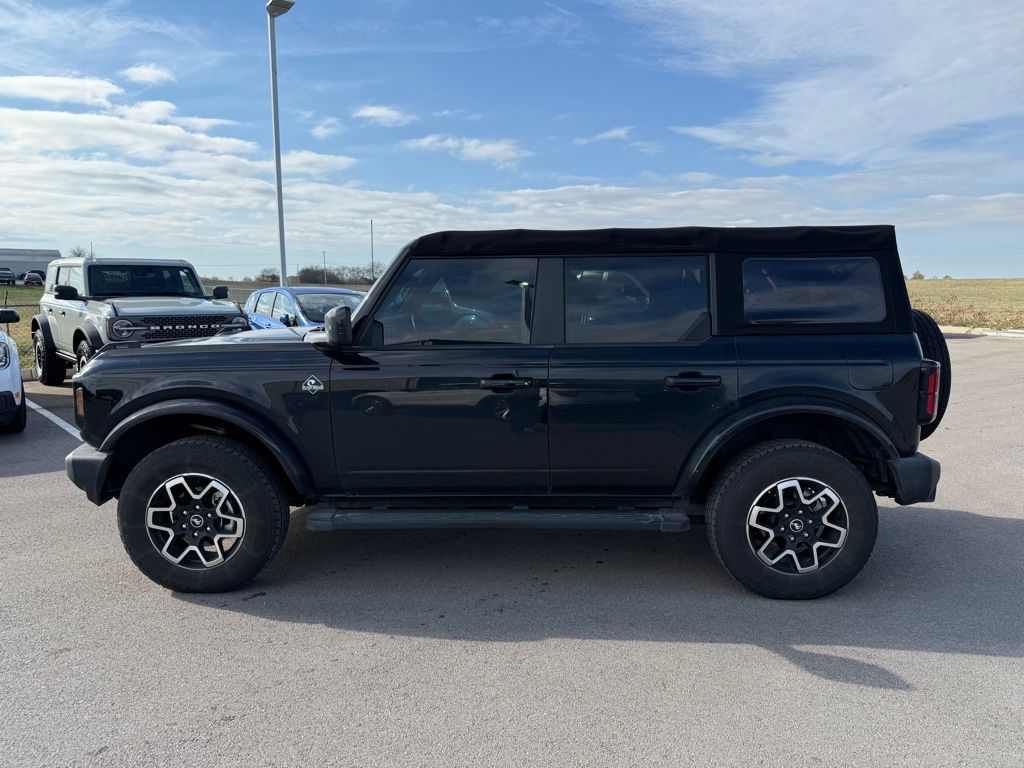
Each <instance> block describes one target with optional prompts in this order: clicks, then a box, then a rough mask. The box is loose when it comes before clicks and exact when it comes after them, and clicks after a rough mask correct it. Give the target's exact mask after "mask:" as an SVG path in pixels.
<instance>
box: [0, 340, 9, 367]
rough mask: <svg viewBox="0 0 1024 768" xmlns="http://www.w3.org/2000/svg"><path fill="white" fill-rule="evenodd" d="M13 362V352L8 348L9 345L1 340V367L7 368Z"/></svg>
mask: <svg viewBox="0 0 1024 768" xmlns="http://www.w3.org/2000/svg"><path fill="white" fill-rule="evenodd" d="M10 364H11V353H10V352H9V351H8V349H7V345H6V344H5V343H4V342H2V341H0V368H6V367H7V366H8V365H10Z"/></svg>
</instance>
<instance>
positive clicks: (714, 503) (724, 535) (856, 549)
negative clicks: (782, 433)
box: [705, 440, 878, 600]
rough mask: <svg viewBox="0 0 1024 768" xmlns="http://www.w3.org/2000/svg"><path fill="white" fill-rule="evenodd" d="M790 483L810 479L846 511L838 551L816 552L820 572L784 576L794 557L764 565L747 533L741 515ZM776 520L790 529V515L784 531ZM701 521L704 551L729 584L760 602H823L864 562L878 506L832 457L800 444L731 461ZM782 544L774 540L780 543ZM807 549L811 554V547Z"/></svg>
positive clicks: (856, 475)
mask: <svg viewBox="0 0 1024 768" xmlns="http://www.w3.org/2000/svg"><path fill="white" fill-rule="evenodd" d="M792 478H812V479H813V481H816V482H818V483H819V484H823V485H827V486H829V487H830V488H831V489H834V492H835V493H836V494H837V495H838V496H839V498H840V499H841V502H842V505H843V508H845V518H846V519H845V522H846V529H847V534H846V537H845V542H844V543H842V546H841V547H840V548H838V549H837V550H833V549H826V548H824V547H823V548H822V549H821V552H822V553H823V556H822V558H821V565H820V567H818V568H817V569H816V570H811V571H808V572H806V573H796V572H784V570H783V569H785V568H787V567H789V566H790V565H792V563H793V561H794V560H795V559H796V558H795V557H793V556H788V557H783V559H782V561H781V564H780V565H779V566H778V567H776V566H772V565H769V564H767V563H766V562H764V561H763V560H762V559H761V558H760V557H759V556H758V554H757V552H756V551H755V544H754V542H753V541H752V539H751V538H750V535H749V534H748V515H749V514H750V513H751V510H752V509H753V506H754V504H755V502H757V501H758V500H760V499H763V498H765V494H766V493H767V492H768V491H769V489H771V488H772V486H773V485H774V484H775V483H779V482H781V481H784V480H788V479H792ZM779 494H780V495H781V491H780V492H779ZM776 498H777V497H776ZM797 506H799V505H797ZM787 509H790V508H789V507H787ZM783 512H785V510H783ZM799 514H800V515H803V514H804V513H803V512H802V511H801V512H800V513H799ZM810 514H820V512H818V513H810ZM781 516H782V512H780V513H779V516H778V517H779V523H778V524H780V525H781V526H786V525H795V524H796V523H797V520H796V516H797V513H794V514H793V520H792V521H790V522H789V523H788V524H787V523H786V522H785V521H784V520H782V519H781ZM705 517H706V520H707V535H708V541H709V542H710V543H711V549H712V550H713V551H714V553H715V556H716V557H718V560H719V561H720V562H721V563H722V565H723V566H725V569H726V570H727V571H728V572H729V573H730V574H731V575H732V577H733V578H735V579H736V580H737V581H738V582H740V584H742V585H743V586H745V587H746V588H747V589H750V590H752V591H753V592H756V593H758V594H759V595H764V596H765V597H770V598H776V599H782V600H807V599H812V598H817V597H823V596H825V595H828V594H831V593H832V592H835V591H836V590H837V589H839V588H841V587H843V586H845V585H846V584H847V583H848V582H849V581H850V580H851V579H853V577H854V576H856V575H857V574H858V573H859V572H860V570H861V568H863V567H864V564H865V563H866V562H867V561H868V558H869V557H870V556H871V551H872V549H874V546H875V536H876V534H877V532H878V507H877V506H876V504H875V497H874V495H873V494H872V492H871V488H870V487H869V486H868V483H867V481H866V480H865V479H864V476H863V475H862V474H861V473H860V472H859V471H858V470H857V469H856V467H854V466H853V465H852V464H851V463H850V462H848V461H847V460H846V459H844V458H843V457H842V456H840V455H839V454H837V453H835V452H833V451H830V450H829V449H827V448H825V447H823V446H821V445H818V444H816V443H809V442H805V441H802V440H775V441H772V442H767V443H762V444H761V445H757V446H754V447H753V448H751V449H749V450H748V451H746V452H744V453H742V454H740V455H739V456H738V457H736V459H734V460H733V461H732V462H731V463H730V464H729V465H728V466H727V467H726V468H725V470H724V471H723V472H722V473H721V475H719V477H718V479H717V480H716V481H715V484H714V486H713V487H712V489H711V493H710V495H709V496H708V502H707V507H706V512H705ZM824 517H829V515H828V514H826V515H824ZM761 519H762V520H763V519H764V518H761ZM831 519H833V521H835V519H834V518H831ZM804 520H807V518H805V517H801V518H800V526H801V529H800V530H803V528H804V522H803V521H804ZM775 524H776V523H773V524H772V525H775ZM772 530H773V531H774V530H775V529H774V528H772ZM795 530H796V529H794V531H795ZM807 530H808V531H811V527H810V526H808V527H807ZM755 533H757V532H756V531H755ZM786 533H787V534H788V533H789V529H788V528H786ZM758 535H760V534H758ZM798 535H799V534H798ZM811 535H814V533H813V531H812V534H811ZM785 538H787V536H783V535H781V534H779V535H778V539H780V540H782V541H783V542H784V540H785ZM798 545H799V542H798ZM787 546H789V545H787ZM801 546H803V547H805V548H806V546H807V545H806V544H803V545H801ZM813 549H814V550H815V551H816V552H817V549H818V548H817V547H814V548H813ZM803 551H804V553H805V554H806V553H807V552H808V550H807V549H804V550H803ZM815 558H817V554H815ZM825 558H830V559H828V560H826V559H825ZM793 570H794V571H795V566H794V568H793Z"/></svg>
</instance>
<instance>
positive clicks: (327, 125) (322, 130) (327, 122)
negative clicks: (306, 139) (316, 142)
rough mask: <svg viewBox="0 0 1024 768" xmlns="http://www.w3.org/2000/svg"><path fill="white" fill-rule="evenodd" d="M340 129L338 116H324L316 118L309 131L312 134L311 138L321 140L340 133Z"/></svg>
mask: <svg viewBox="0 0 1024 768" xmlns="http://www.w3.org/2000/svg"><path fill="white" fill-rule="evenodd" d="M341 129H342V125H341V121H340V120H339V119H338V118H336V117H324V118H321V119H320V120H318V121H317V123H316V125H314V126H313V127H312V128H311V129H310V131H309V132H310V133H311V134H312V135H313V138H316V139H321V140H322V139H329V138H330V137H331V136H334V135H335V134H338V133H341Z"/></svg>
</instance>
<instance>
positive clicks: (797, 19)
mask: <svg viewBox="0 0 1024 768" xmlns="http://www.w3.org/2000/svg"><path fill="white" fill-rule="evenodd" d="M609 2H611V3H612V4H613V5H615V6H617V7H618V8H619V9H620V10H621V11H622V12H623V13H624V14H626V15H627V16H629V17H630V18H632V19H635V20H636V21H638V22H640V23H641V24H642V25H643V26H644V27H645V28H646V29H647V30H648V32H649V34H650V35H651V37H652V38H653V39H654V40H655V41H656V42H657V43H659V44H660V46H661V48H660V51H659V52H658V53H657V54H656V56H658V57H659V58H660V61H661V62H662V63H663V64H667V65H668V66H670V67H676V68H683V69H698V70H702V71H704V72H708V73H711V74H714V75H719V76H722V77H729V78H737V79H739V78H742V79H743V81H744V83H745V84H750V85H753V86H754V87H756V88H760V89H761V98H760V99H759V100H758V103H757V106H755V107H754V108H753V109H751V110H750V111H749V112H748V113H747V114H745V115H742V116H739V117H735V118H732V119H728V120H725V121H722V122H720V123H718V124H713V125H700V124H696V125H685V126H680V128H679V130H680V131H681V132H683V133H685V134H687V135H690V136H694V137H696V138H699V139H702V140H704V141H708V142H710V143H713V144H717V145H719V146H721V147H725V148H731V149H737V150H742V151H744V152H750V153H753V155H752V159H754V160H756V161H757V162H760V163H762V164H765V165H779V164H785V163H788V162H793V161H795V160H812V161H823V162H827V163H835V164H865V165H872V166H874V165H879V164H885V163H891V162H900V161H902V160H905V159H906V158H907V157H909V156H910V154H911V153H914V152H916V151H919V150H920V149H921V147H922V146H924V145H927V144H928V142H929V141H931V140H933V139H940V140H941V139H942V138H944V137H946V136H948V134H949V133H950V132H952V131H962V130H963V129H964V128H965V127H970V128H972V129H973V130H974V131H975V132H976V134H975V135H974V136H972V135H969V134H968V135H964V136H962V137H960V142H961V145H962V146H963V145H970V144H971V143H972V141H973V143H974V144H976V145H977V146H979V147H985V146H986V145H987V144H989V143H990V142H989V136H988V135H987V134H988V132H989V130H991V127H992V126H993V124H996V123H997V122H998V121H1003V120H1007V119H1020V118H1021V117H1024V46H1022V45H1020V37H1021V35H1020V30H1022V29H1024V4H1021V3H1019V2H1013V3H1006V2H1004V0H975V2H972V3H971V4H970V8H969V10H968V9H967V7H966V6H962V5H959V4H956V3H951V2H935V1H934V0H904V1H903V2H900V3H892V2H889V1H888V0H864V1H863V2H859V3H857V4H850V3H825V4H822V3H819V2H816V1H815V0H738V1H737V2H729V3H721V2H716V1H715V0H609Z"/></svg>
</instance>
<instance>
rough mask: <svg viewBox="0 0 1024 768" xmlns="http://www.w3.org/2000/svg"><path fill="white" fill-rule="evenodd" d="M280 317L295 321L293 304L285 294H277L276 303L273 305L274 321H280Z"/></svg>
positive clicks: (290, 298)
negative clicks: (285, 316) (284, 316)
mask: <svg viewBox="0 0 1024 768" xmlns="http://www.w3.org/2000/svg"><path fill="white" fill-rule="evenodd" d="M282 315H288V317H290V318H292V319H293V320H294V319H295V302H294V301H292V297H291V296H289V295H288V294H286V293H279V294H277V302H276V303H275V304H274V319H275V320H280V319H281V317H282Z"/></svg>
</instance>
